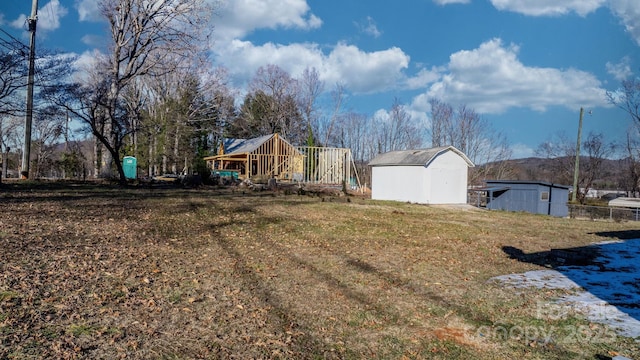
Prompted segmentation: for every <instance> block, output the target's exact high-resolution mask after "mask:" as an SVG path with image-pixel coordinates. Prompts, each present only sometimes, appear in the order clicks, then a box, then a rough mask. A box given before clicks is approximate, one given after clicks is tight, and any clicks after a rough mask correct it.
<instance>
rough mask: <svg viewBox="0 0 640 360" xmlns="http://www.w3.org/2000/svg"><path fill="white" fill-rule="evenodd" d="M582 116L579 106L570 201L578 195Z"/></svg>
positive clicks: (582, 110) (573, 200)
mask: <svg viewBox="0 0 640 360" xmlns="http://www.w3.org/2000/svg"><path fill="white" fill-rule="evenodd" d="M583 116H584V109H583V108H580V121H579V122H578V142H577V143H576V165H575V166H574V168H573V194H572V195H571V202H574V203H575V202H576V199H577V197H576V196H577V195H578V191H579V189H578V176H579V174H580V142H581V141H582V139H581V138H582V117H583Z"/></svg>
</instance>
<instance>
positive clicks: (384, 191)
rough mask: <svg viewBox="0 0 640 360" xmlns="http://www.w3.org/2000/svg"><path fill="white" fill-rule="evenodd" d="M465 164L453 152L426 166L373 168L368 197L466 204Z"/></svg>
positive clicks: (413, 201)
mask: <svg viewBox="0 0 640 360" xmlns="http://www.w3.org/2000/svg"><path fill="white" fill-rule="evenodd" d="M467 173H468V164H467V162H466V161H465V160H464V159H463V158H462V157H460V156H459V155H458V154H456V153H455V152H453V151H446V152H444V153H442V154H440V155H438V156H437V157H436V158H435V159H433V160H432V161H431V163H429V166H426V167H425V166H373V167H372V172H371V175H372V184H371V186H372V188H371V198H372V199H375V200H395V201H407V202H412V203H419V204H464V203H466V202H467V176H468V175H467Z"/></svg>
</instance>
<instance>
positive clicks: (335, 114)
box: [321, 83, 346, 146]
mask: <svg viewBox="0 0 640 360" xmlns="http://www.w3.org/2000/svg"><path fill="white" fill-rule="evenodd" d="M345 91H346V90H345V87H344V85H343V84H341V83H336V84H335V86H334V88H333V90H332V91H331V100H332V101H333V110H332V112H331V115H330V117H329V122H328V123H327V124H326V125H325V126H324V128H323V129H322V130H321V131H322V132H324V142H323V145H325V146H328V145H329V142H330V141H331V140H330V139H331V138H332V136H333V127H334V125H335V124H336V122H337V121H338V119H339V118H340V115H341V112H342V106H343V103H344V99H345Z"/></svg>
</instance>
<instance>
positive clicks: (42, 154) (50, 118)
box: [30, 107, 67, 178]
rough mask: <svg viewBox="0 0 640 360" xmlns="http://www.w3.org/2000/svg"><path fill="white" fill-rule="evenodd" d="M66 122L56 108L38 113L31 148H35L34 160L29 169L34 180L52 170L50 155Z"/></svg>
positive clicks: (63, 115)
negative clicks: (31, 170) (32, 173)
mask: <svg viewBox="0 0 640 360" xmlns="http://www.w3.org/2000/svg"><path fill="white" fill-rule="evenodd" d="M66 121H67V119H66V115H65V114H64V113H63V112H62V111H61V109H60V108H58V107H48V108H47V109H44V110H43V111H40V112H38V114H37V116H36V118H35V121H34V124H33V125H34V126H33V130H34V131H33V135H34V136H33V142H32V146H33V147H34V148H35V149H34V150H35V151H34V153H35V154H36V158H35V160H34V161H33V162H34V166H32V167H31V168H32V169H33V172H34V178H39V177H43V176H45V175H47V173H48V175H51V171H52V170H53V168H54V159H53V158H52V155H53V153H54V151H55V145H56V144H57V143H58V142H59V141H60V139H61V138H62V137H63V135H64V127H65V123H66ZM30 177H31V176H30Z"/></svg>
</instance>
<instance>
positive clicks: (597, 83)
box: [0, 0, 640, 157]
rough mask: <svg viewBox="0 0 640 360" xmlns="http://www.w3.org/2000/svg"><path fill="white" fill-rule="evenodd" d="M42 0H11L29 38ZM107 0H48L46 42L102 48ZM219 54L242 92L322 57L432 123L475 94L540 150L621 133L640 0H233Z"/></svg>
mask: <svg viewBox="0 0 640 360" xmlns="http://www.w3.org/2000/svg"><path fill="white" fill-rule="evenodd" d="M30 3H31V2H30V1H25V0H3V1H2V3H1V4H0V27H1V28H2V29H3V30H5V31H7V32H10V33H11V34H13V35H14V36H16V37H18V38H20V39H23V40H24V41H25V42H26V35H27V34H26V31H25V25H24V24H25V20H24V19H25V16H27V15H28V13H29V12H30V9H31V5H30ZM95 3H96V1H95V0H40V2H39V20H38V46H39V48H49V49H55V50H59V51H63V52H73V53H76V54H78V55H81V59H89V58H91V57H92V56H93V54H94V51H100V50H102V49H103V46H104V42H103V41H102V39H104V36H105V35H106V25H105V24H104V23H102V22H100V19H99V18H98V17H97V15H98V14H99V13H98V11H97V9H96V6H95ZM218 5H219V8H218V11H217V14H216V16H215V17H214V19H213V22H214V25H215V33H214V34H215V39H214V41H213V42H212V44H211V51H212V54H213V56H212V59H213V60H214V62H213V63H212V66H223V67H225V68H227V70H228V73H229V75H230V77H231V80H232V84H233V85H234V86H235V87H237V88H238V89H239V90H240V92H242V89H243V88H244V86H246V83H247V81H248V80H249V79H250V78H251V76H252V75H253V74H254V73H255V71H256V69H258V68H259V67H260V66H264V65H267V64H270V63H271V64H276V65H278V66H280V67H281V68H283V69H285V70H286V71H288V72H289V73H290V74H291V75H293V76H294V77H296V76H299V75H300V73H301V72H302V71H303V70H304V69H305V68H306V67H315V68H316V69H317V70H318V71H319V73H320V76H321V79H322V80H323V81H324V82H325V90H326V91H330V90H331V89H332V87H333V85H334V84H335V83H336V82H340V83H342V84H343V85H344V86H345V88H346V89H347V90H348V92H349V97H348V100H347V103H346V105H345V107H346V109H347V110H352V111H356V112H360V113H365V114H368V115H370V116H373V115H374V114H376V113H377V114H380V113H384V109H388V108H389V107H390V106H391V103H392V102H393V99H394V98H398V99H400V101H402V102H403V103H404V104H405V105H406V108H407V110H408V111H410V113H411V114H412V116H413V117H414V118H416V119H419V120H421V121H424V122H425V123H426V124H428V113H429V106H428V99H429V98H431V97H437V98H440V99H441V100H443V101H446V102H448V103H451V104H453V105H460V104H465V105H467V106H469V107H472V108H474V109H475V110H476V111H477V112H479V113H480V114H482V116H483V117H484V118H485V119H486V120H487V121H488V122H489V123H490V124H491V125H492V126H493V127H494V128H495V129H496V130H498V131H501V132H503V133H504V134H505V135H506V136H507V138H508V140H509V142H510V143H511V146H512V148H513V152H514V157H526V156H530V155H533V152H534V150H535V148H536V147H537V146H538V145H539V144H540V143H542V142H544V141H545V140H549V139H550V138H551V136H552V135H554V134H557V133H559V132H564V133H565V134H566V135H567V136H568V137H570V138H575V136H576V131H577V124H578V114H579V109H580V107H584V108H585V109H587V110H591V111H592V113H593V114H592V115H590V116H586V117H585V119H584V128H583V133H584V134H585V135H586V134H588V133H589V132H590V131H593V132H602V133H604V134H605V135H606V136H607V138H608V140H615V139H621V138H623V137H624V136H625V134H626V132H627V131H628V128H629V126H630V125H631V120H630V118H629V117H628V116H627V115H626V114H625V113H624V112H623V111H621V110H619V109H617V108H614V107H612V106H610V105H609V104H608V103H607V101H606V99H605V97H604V94H605V92H606V91H615V90H616V89H617V88H618V87H619V85H620V82H621V80H623V79H625V78H629V77H631V76H638V74H639V70H640V1H638V0H398V1H394V2H390V1H382V0H369V1H356V0H341V1H337V0H222V1H218Z"/></svg>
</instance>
